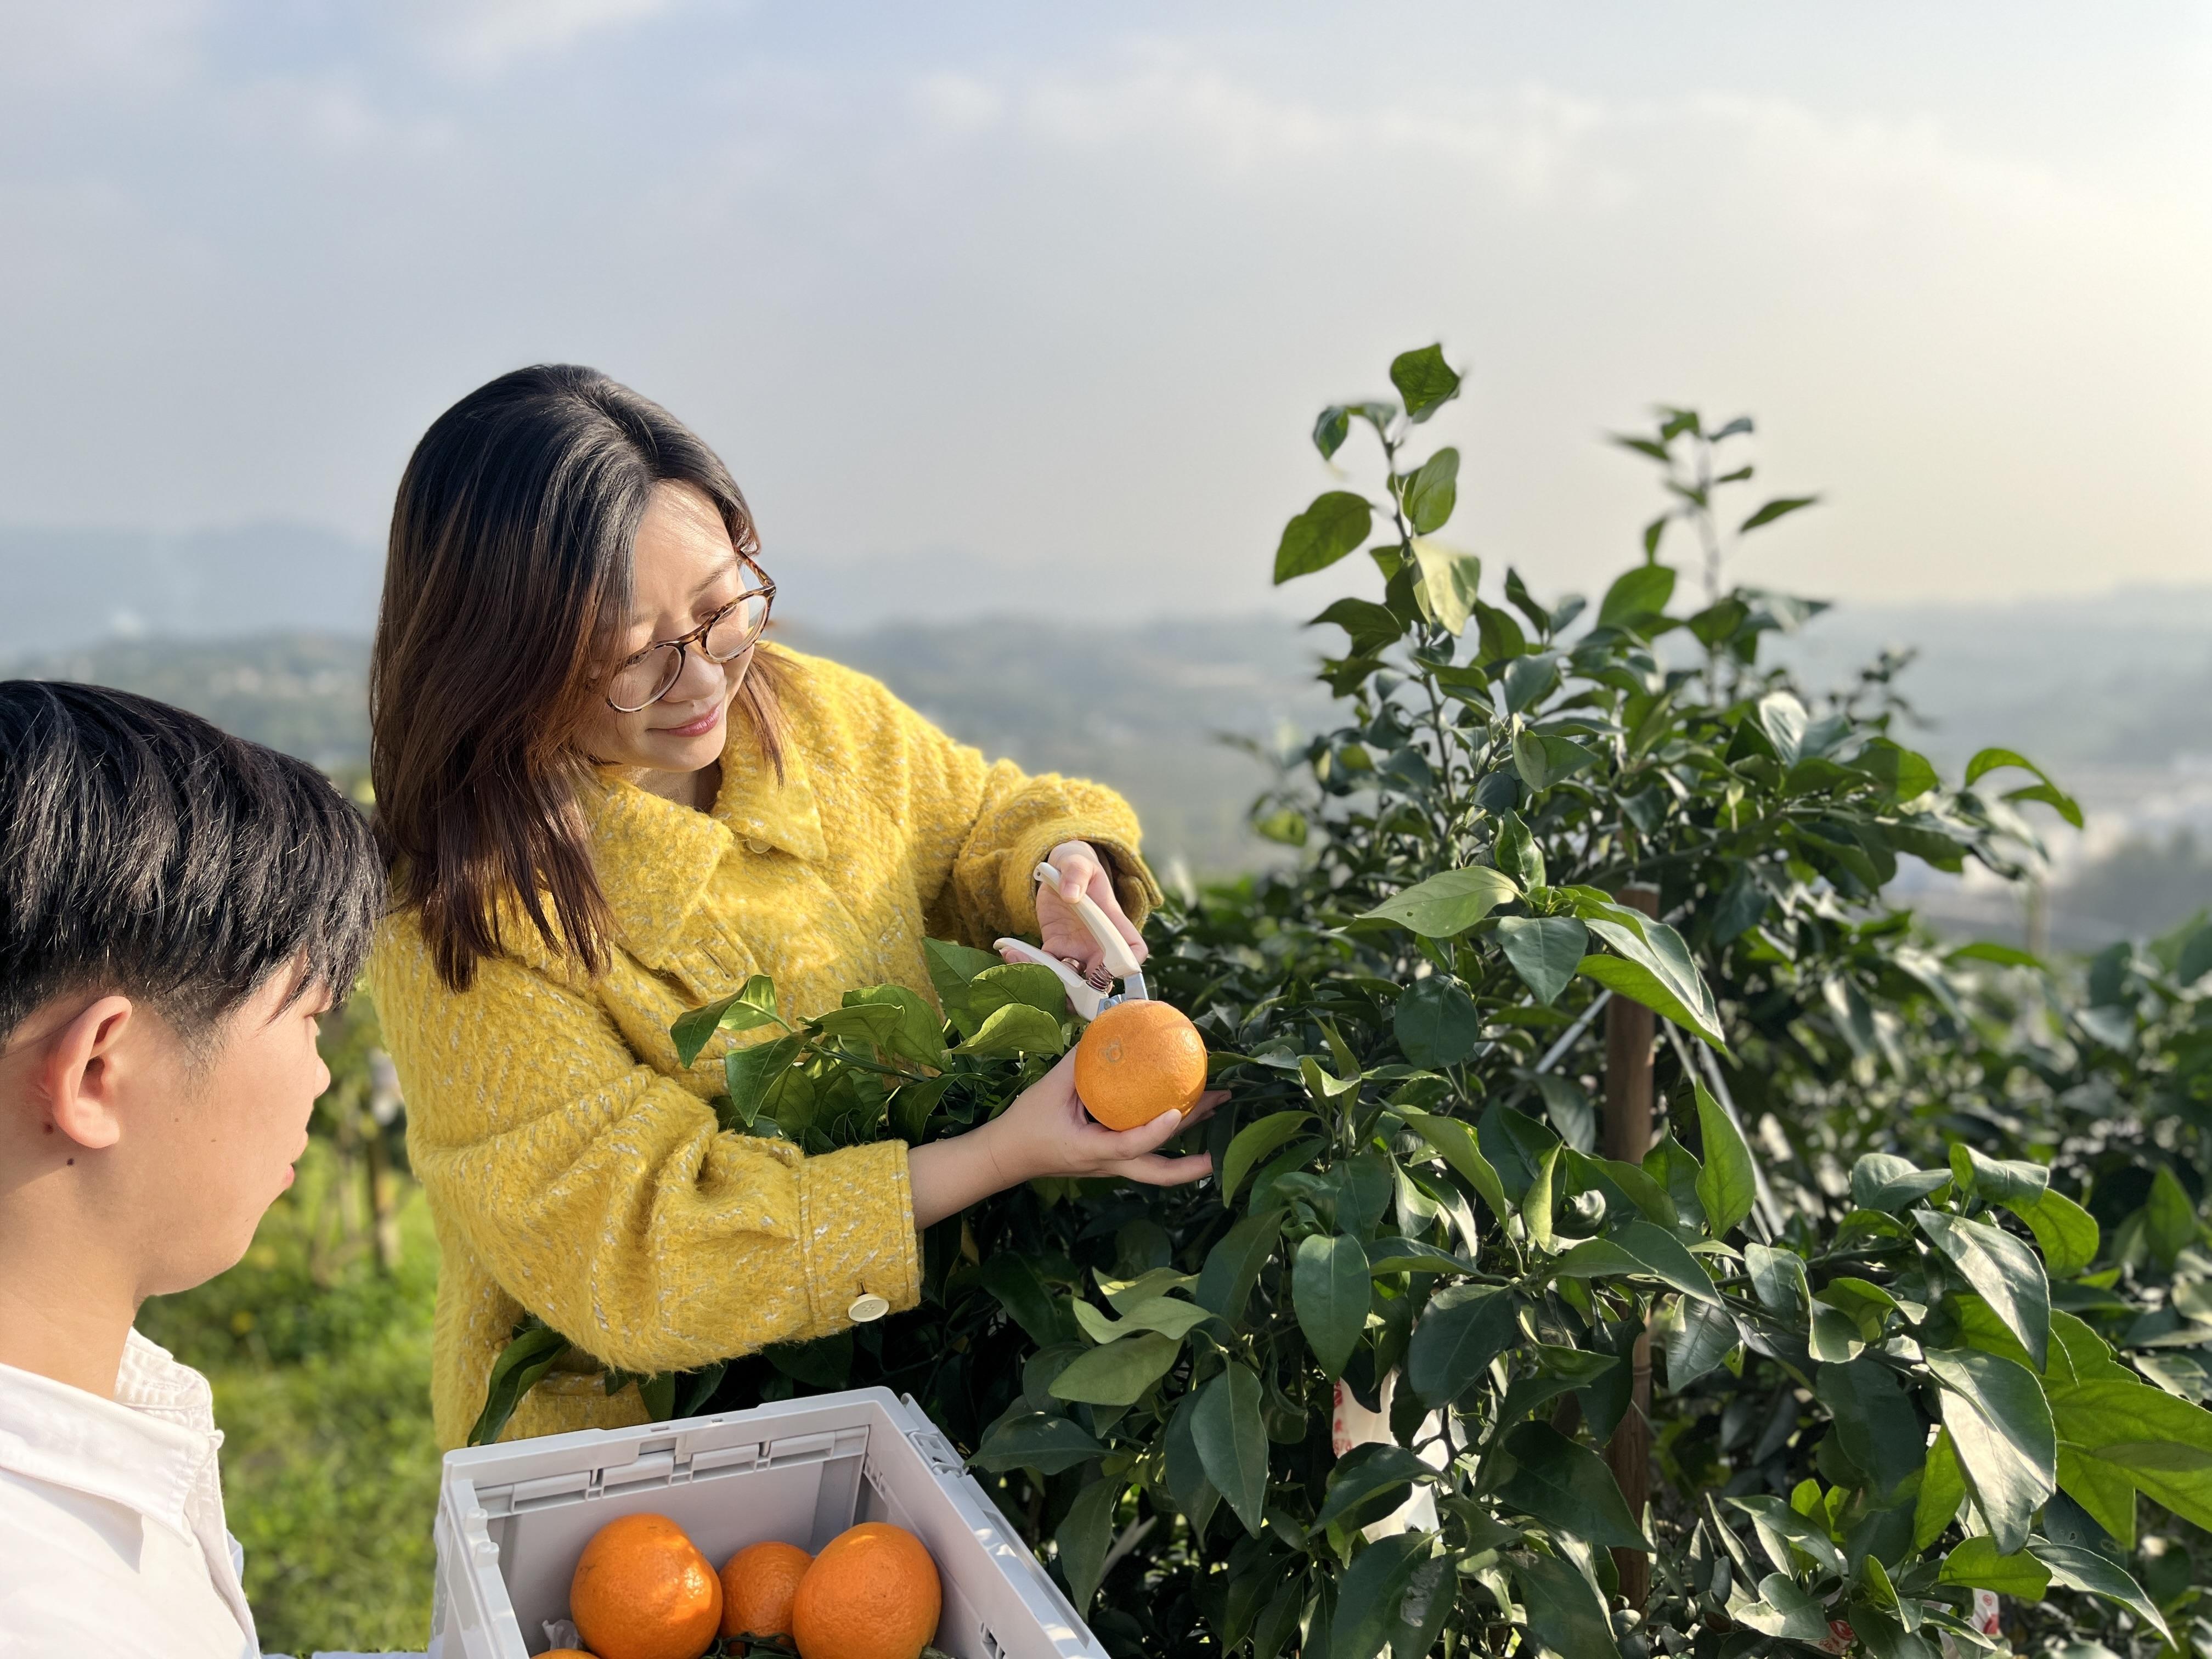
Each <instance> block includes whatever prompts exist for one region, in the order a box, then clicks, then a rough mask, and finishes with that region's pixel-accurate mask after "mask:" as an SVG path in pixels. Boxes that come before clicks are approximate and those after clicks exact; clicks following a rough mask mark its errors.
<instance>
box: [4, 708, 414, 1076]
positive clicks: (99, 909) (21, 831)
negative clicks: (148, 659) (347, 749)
mask: <svg viewBox="0 0 2212 1659" xmlns="http://www.w3.org/2000/svg"><path fill="white" fill-rule="evenodd" d="M383 900H384V876H383V869H382V866H381V864H380V861H379V860H378V857H377V854H376V850H375V846H374V841H373V840H372V838H371V836H370V834H369V831H368V824H367V823H366V822H365V821H364V820H363V818H362V815H361V813H360V812H359V811H356V809H355V807H354V806H353V805H352V803H350V802H349V801H348V800H347V799H346V798H345V797H344V796H343V795H342V794H340V793H338V791H337V788H336V787H334V786H333V785H332V784H331V781H329V780H328V779H327V778H325V777H324V776H323V775H322V774H321V773H320V772H319V771H317V770H316V769H314V768H313V767H312V766H310V765H308V764H307V763H306V762H305V761H301V760H295V759H294V758H293V757H290V756H289V755H282V754H279V753H277V752H276V750H273V749H265V748H264V747H262V745H261V744H258V743H248V742H246V740H245V739H244V738H234V737H233V736H231V735H230V734H229V733H228V732H224V731H222V730H221V729H220V728H218V727H216V726H212V725H210V723H209V722H207V721H206V720H202V719H201V718H200V717H199V716H198V715H197V714H186V713H185V711H184V710H183V709H181V708H170V707H169V706H168V705H167V703H161V702H155V701H153V699H151V698H150V697H140V696H132V695H131V693H129V692H127V691H113V690H108V689H107V688H106V687H104V686H97V685H72V684H66V683H64V682H59V681H43V680H0V1042H5V1041H6V1039H7V1038H8V1037H9V1036H10V1035H11V1034H12V1033H13V1032H14V1031H15V1029H16V1027H17V1026H19V1025H20V1024H21V1023H22V1021H23V1019H24V1018H26V1017H27V1015H29V1014H30V1013H31V1012H32V1011H33V1010H34V1009H36V1008H38V1007H40V1006H41V1005H43V1004H44V1003H46V1001H48V1000H50V999H52V998H53V997H56V996H59V995H61V994H64V993H72V992H82V993H91V994H111V993H112V994H120V995H123V996H128V997H132V998H143V999H144V1000H146V1001H147V1002H148V1003H149V1005H150V1006H153V1007H154V1008H155V1010H157V1011H158V1012H161V1014H162V1015H163V1017H164V1018H167V1020H169V1022H170V1023H171V1024H173V1025H175V1026H176V1028H177V1029H178V1030H179V1032H180V1033H181V1034H182V1035H183V1036H185V1039H186V1041H187V1042H190V1043H191V1044H192V1045H193V1046H194V1047H196V1048H201V1049H203V1051H204V1048H205V1045H206V1043H207V1042H208V1040H209V1039H210V1037H211V1036H212V1035H213V1028H214V1027H215V1026H216V1025H217V1024H219V1023H220V1022H222V1020H223V1019H224V1018H226V1017H227V1016H228V1015H229V1014H231V1013H233V1012H235V1011H236V1010H237V1009H238V1007H239V1006H240V1005H241V1004H243V1003H244V1002H246V1000H248V999H249V998H251V997H252V996H253V995H254V994H255V993H256V992H257V991H258V990H259V989H260V988H261V987H263V986H264V984H266V983H267V982H268V981H269V979H270V976H271V975H276V974H284V973H297V972H299V970H300V969H301V968H302V967H304V969H305V972H304V973H302V974H301V975H300V977H299V978H298V980H297V981H296V983H295V985H294V987H293V993H292V994H294V995H295V997H296V996H298V995H301V994H306V993H307V992H308V991H309V990H310V989H311V988H314V987H320V988H321V989H324V990H326V991H327V992H328V993H329V994H330V995H331V998H332V999H334V1000H341V1001H342V1000H344V999H345V998H346V997H347V996H348V995H349V994H351V992H352V990H353V984H354V980H355V978H356V976H357V975H358V974H359V973H360V971H361V964H362V957H364V956H365V955H366V954H367V952H368V945H369V940H370V938H371V936H372V934H373V933H374V928H375V926H376V920H377V917H378V915H379V913H380V909H381V908H382V905H383Z"/></svg>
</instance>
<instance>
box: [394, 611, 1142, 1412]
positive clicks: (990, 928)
mask: <svg viewBox="0 0 2212 1659" xmlns="http://www.w3.org/2000/svg"><path fill="white" fill-rule="evenodd" d="M782 655H783V657H784V659H786V661H787V663H788V664H789V665H790V667H791V669H792V673H791V675H790V676H789V678H790V681H791V684H790V686H789V689H788V690H787V693H786V695H785V697H784V707H785V709H786V711H787V715H788V718H789V724H790V736H789V742H788V745H787V754H786V760H785V775H784V779H783V781H782V782H781V784H779V783H778V782H777V781H776V778H775V773H774V771H773V770H772V769H768V768H767V767H766V766H765V764H764V763H763V762H762V760H761V759H760V757H759V754H758V750H757V747H756V746H755V744H754V743H753V741H752V738H751V737H750V732H748V731H747V730H745V729H744V722H743V721H742V720H737V719H733V720H732V721H731V723H730V724H731V730H732V735H731V738H730V742H729V744H728V746H727V747H726V749H725V750H724V753H723V757H722V784H721V788H720V793H719V796H718V798H717V799H716V800H715V802H714V808H713V810H712V811H711V812H710V813H707V812H697V811H692V810H690V808H687V807H683V806H678V805H674V804H672V803H671V802H669V801H667V800H665V799H660V798H659V797H658V796H655V795H652V794H648V793H646V792H645V791H643V790H641V789H639V788H636V787H634V786H632V785H630V784H628V783H626V782H620V781H612V780H611V779H610V780H609V781H606V782H605V784H604V786H603V787H601V788H600V789H599V791H598V792H597V793H596V794H595V795H594V798H593V799H591V800H590V801H589V802H588V803H587V810H588V811H589V812H590V814H591V818H592V822H591V836H592V856H593V860H594V862H595V864H596V866H597V869H598V872H599V883H600V885H601V887H602V889H603V890H605V894H606V897H607V901H608V903H609V904H610V906H611V908H612V910H613V914H614V918H615V923H616V939H615V945H616V949H615V952H614V961H613V966H612V968H611V970H610V971H609V972H607V973H606V974H605V975H602V976H601V977H599V979H597V980H596V981H595V980H592V979H591V978H589V977H588V976H586V975H584V974H583V973H582V972H581V971H580V969H577V968H576V967H575V966H574V964H573V963H570V962H569V961H568V960H567V959H565V957H559V956H556V955H555V954H554V953H552V952H550V951H548V950H547V949H546V948H545V946H544V944H543V942H542V941H541V940H540V939H538V936H537V933H536V932H535V930H534V929H532V928H530V927H528V926H527V924H525V925H523V926H520V927H512V926H510V927H507V928H506V929H505V930H504V931H505V939H504V944H505V953H504V954H503V955H501V956H499V957H495V958H491V959H489V960H487V961H485V962H483V963H481V964H480V966H479V968H478V969H477V979H476V982H475V983H474V985H472V986H471V987H470V989H468V990H467V991H466V992H463V993H459V994H456V993H455V992H453V991H452V990H451V989H449V988H448V987H447V986H446V985H445V984H444V982H443V981H441V980H440V978H439V977H438V975H437V973H436V971H435V969H434V968H433V966H432V965H431V958H430V953H429V951H428V946H427V945H426V944H425V942H424V940H423V939H422V933H421V930H420V928H419V927H418V926H417V925H416V921H415V920H414V918H413V917H412V916H411V915H409V914H407V913H404V912H403V913H401V914H399V915H397V916H395V917H394V918H393V919H392V921H389V922H388V923H387V924H386V928H385V931H384V933H383V934H382V936H381V938H380V941H379V943H378V945H377V948H376V951H375V952H374V956H373V957H372V959H371V962H370V966H369V987H370V990H371V992H372V994H374V998H375V1000H376V1006H377V1010H378V1012H379V1014H380V1018H381V1021H382V1024H383V1028H384V1037H385V1042H386V1046H387V1047H388V1048H389V1049H390V1051H391V1054H392V1060H393V1061H394V1063H395V1064H396V1065H397V1066H398V1072H399V1079H400V1083H401V1085H402V1088H403V1090H404V1093H405V1096H406V1100H407V1110H408V1131H407V1145H408V1152H409V1155H410V1158H411V1159H412V1160H413V1163H414V1166H415V1170H416V1174H417V1176H419V1177H420V1178H421V1180H422V1185H423V1187H424V1188H425V1190H426V1191H427V1193H428V1198H429V1202H430V1207H431V1214H432V1216H433V1218H435V1222H436V1225H437V1232H438V1240H439V1244H440V1247H441V1250H442V1251H443V1266H442V1268H441V1273H440V1278H439V1283H438V1307H437V1320H436V1326H435V1336H434V1340H433V1355H432V1382H431V1394H432V1404H433V1407H434V1410H435V1418H436V1425H437V1434H438V1438H439V1440H440V1442H441V1444H443V1445H444V1446H447V1447H449V1448H450V1447H453V1446H456V1445H459V1444H460V1443H462V1441H463V1440H464V1439H465V1437H466V1436H467V1434H468V1431H469V1426H470V1425H471V1423H473V1422H474V1421H475V1419H476V1416H477V1413H478V1412H479V1411H480V1410H481V1409H482V1407H483V1398H484V1388H485V1383H486V1381H487V1378H488V1376H489V1372H490V1370H491V1365H492V1362H493V1360H494V1358H495V1357H496V1356H497V1354H498V1352H499V1351H500V1349H501V1347H502V1346H505V1344H506V1342H507V1337H508V1334H509V1333H510V1332H511V1331H512V1330H513V1326H514V1323H515V1322H516V1320H517V1319H518V1318H519V1317H520V1316H521V1315H522V1314H523V1313H524V1312H525V1311H527V1312H530V1313H533V1314H536V1315H538V1316H539V1317H540V1318H542V1319H544V1321H545V1322H546V1323H548V1324H549V1325H550V1326H552V1327H553V1328H555V1329H556V1330H557V1331H560V1332H561V1333H562V1334H564V1335H566V1336H568V1338H569V1339H570V1340H571V1341H572V1342H574V1343H575V1344H576V1345H578V1346H580V1347H581V1348H583V1349H585V1350H587V1351H588V1352H589V1353H590V1354H592V1355H594V1356H596V1357H597V1358H599V1360H601V1361H603V1362H604V1363H605V1364H606V1365H608V1366H611V1367H613V1368H616V1369H618V1370H627V1371H635V1372H641V1373H646V1372H653V1371H659V1370H679V1369H684V1368H688V1367H691V1366H696V1365H702V1364H708V1363H709V1362H711V1361H714V1360H716V1359H720V1358H727V1357H729V1356H732V1355H735V1354H740V1353H745V1352H750V1351H752V1350H754V1349H756V1348H758V1347H760V1346H763V1345H765V1344H768V1343H771V1342H781V1341H788V1340H799V1339H805V1338H808V1337H815V1336H822V1335H825V1334H829V1333H830V1332H833V1331H836V1330H840V1329H842V1328H844V1327H846V1326H847V1325H848V1324H849V1323H850V1322H851V1321H850V1318H849V1316H848V1309H849V1308H850V1307H851V1305H852V1304H853V1303H854V1300H855V1299H856V1298H857V1297H859V1296H860V1295H861V1294H863V1293H864V1292H873V1293H875V1294H876V1295H878V1296H881V1297H885V1298H886V1299H887V1300H889V1302H890V1304H891V1306H892V1307H893V1308H894V1309H903V1308H908V1307H911V1306H913V1305H914V1304H915V1300H916V1299H917V1297H918V1294H919V1286H918V1283H917V1280H918V1273H919V1261H918V1252H917V1241H916V1238H915V1228H914V1212H913V1205H912V1202H911V1199H910V1196H909V1194H908V1187H907V1164H906V1147H905V1146H903V1145H902V1144H901V1143H898V1142H890V1143H886V1144H881V1145H877V1146H857V1147H851V1148H848V1149H845V1150H843V1151H840V1152H832V1153H829V1154H828V1155H826V1156H823V1157H818V1158H807V1157H805V1156H803V1155H802V1154H801V1153H800V1152H799V1150H798V1149H797V1148H796V1147H794V1146H791V1145H790V1144H789V1143H787V1142H784V1141H779V1140H774V1139H763V1138H757V1137H753V1136H748V1135H743V1134H735V1133H726V1132H724V1131H722V1130H720V1129H719V1128H718V1127H717V1126H716V1123H715V1120H714V1113H713V1111H712V1109H710V1108H709V1107H708V1104H707V1102H708V1100H709V1099H710V1098H712V1097H714V1095H715V1094H717V1093H719V1092H720V1086H721V1084H720V1079H721V1071H722V1066H721V1060H722V1056H723V1054H725V1053H726V1052H727V1050H728V1048H729V1047H730V1042H731V1040H730V1039H728V1038H718V1039H717V1040H716V1041H715V1042H713V1043H711V1044H709V1045H708V1048H707V1049H706V1051H705V1052H704V1053H703V1054H702V1055H701V1056H700V1058H699V1060H698V1062H697V1063H696V1065H694V1066H691V1067H690V1068H689V1069H688V1070H687V1069H685V1068H684V1067H682V1066H678V1064H677V1060H676V1054H675V1050H674V1047H673V1045H672V1043H671V1041H670V1038H669V1035H668V1027H669V1024H670V1023H671V1021H673V1020H674V1019H675V1018H676V1017H677V1015H678V1014H679V1013H681V1012H684V1010H685V1009H686V1008H690V1007H692V1006H696V1005H698V1004H700V1003H702V1002H708V1001H711V1000H714V999H715V998H717V997H720V996H724V995H726V994H728V993H730V992H731V991H732V990H734V989H736V988H737V987H738V986H739V985H741V984H743V983H744V980H745V978H746V976H747V975H750V974H753V973H766V974H769V975H773V976H774V977H775V984H776V990H777V993H778V995H779V997H780V998H781V1002H782V1006H783V1012H784V1014H785V1016H786V1018H792V1017H794V1016H805V1015H808V1014H812V1013H816V1012H820V1011H822V1010H823V1009H825V1008H830V1007H835V1006H836V1005H837V1003H838V1001H839V1000H840V999H841V997H842V994H844V992H845V991H846V990H848V989H849V988H850V987H854V986H856V985H864V984H872V983H882V982H886V981H896V982H897V983H900V984H904V985H908V986H911V987H914V988H915V989H916V990H917V991H920V992H921V993H922V994H925V995H929V994H931V991H930V981H929V975H928V969H927V963H926V960H925V957H924V956H923V951H922V940H923V939H924V938H925V937H927V936H931V935H934V936H936V937H939V938H954V939H962V940H964V941H965V942H967V943H969V944H972V945H987V944H988V942H989V941H990V939H993V938H994V937H995V936H997V935H999V934H1001V933H1030V934H1032V935H1033V934H1034V933H1035V931H1036V908H1035V901H1034V897H1033V893H1032V886H1031V881H1030V871H1031V869H1032V867H1033V866H1035V865H1036V862H1037V860H1039V859H1040V858H1042V856H1043V855H1044V854H1045V853H1047V852H1048V850H1050V849H1051V848H1053V847H1054V846H1055V845H1056V844H1058V843H1059V842H1064V841H1088V842H1091V843H1092V844H1093V845H1094V846H1096V847H1097V848H1099V849H1100V850H1101V852H1102V853H1103V854H1106V856H1107V858H1108V860H1109V863H1110V864H1111V866H1113V868H1114V871H1115V879H1116V884H1117V886H1118V887H1119V889H1120V893H1121V902H1122V904H1123V906H1124V907H1125V908H1127V909H1128V911H1129V912H1130V914H1131V915H1132V916H1136V917H1140V916H1141V915H1143V914H1144V912H1145V911H1146V909H1147V908H1149V907H1150V905H1151V904H1152V902H1155V901H1156V900H1157V898H1158V889H1157V888H1156V887H1155V886H1154V885H1153V883H1152V877H1151V875H1150V874H1149V873H1148V872H1146V869H1145V866H1144V865H1143V863H1142V862H1141V861H1140V860H1139V857H1138V853H1137V823H1136V819H1135V817H1134V816H1133V814H1132V813H1131V811H1129V808H1128V806H1127V804H1126V803H1124V802H1123V801H1122V800H1121V798H1120V797H1119V796H1117V795H1115V794H1114V793H1111V792H1110V791H1109V790H1106V789H1103V788H1100V787H1097V786H1096V785H1093V784H1088V783H1081V782H1076V781H1070V780H1066V779H1062V778H1059V777H1054V776H1049V775H1048V776H1042V777H1035V778H1031V777H1025V776H1024V775H1023V774H1022V773H1021V771H1020V770H1019V769H1018V768H1016V767H1015V766H1014V765H1012V763H1009V762H1005V761H1001V762H1000V763H996V764H995V765H994V764H990V763H987V762H986V761H985V760H984V759H983V757H982V756H981V754H979V753H978V752H977V751H976V750H973V749H970V748H967V747H964V746H963V745H962V744H957V743H955V742H953V741H952V740H951V738H948V737H946V736H945V734H944V733H943V732H939V731H938V730H937V729H936V728H935V727H934V726H931V725H930V724H929V723H928V722H927V720H923V719H922V718H921V716H920V715H919V714H915V712H914V711H913V710H912V709H910V708H907V707H906V706H905V705H904V704H902V703H901V702H899V701H898V700H897V699H896V697H894V696H892V695H891V694H890V692H889V691H888V690H885V689H884V687H883V686H882V685H880V684H878V683H877V682H876V681H874V680H872V679H869V678H866V677H865V676H863V675H860V674H858V673H855V672H854V671H851V670H849V669H846V668H842V667H840V666H838V665H836V664H834V663H829V662H825V661H823V660H821V659H815V658H809V657H805V656H801V655H799V654H798V653H792V652H784V653H782ZM760 1035H762V1034H759V1033H751V1034H748V1035H747V1036H744V1038H741V1039H738V1040H740V1041H747V1042H750V1041H757V1040H758V1037H759V1036H760ZM645 1417H646V1413H645V1409H644V1407H643V1404H642V1402H641V1400H640V1399H639V1397H638V1395H637V1390H636V1389H635V1386H631V1387H629V1388H627V1389H624V1390H623V1392H621V1393H620V1394H618V1395H615V1396H614V1397H612V1398H609V1397H607V1395H605V1392H604V1390H603V1388H602V1385H601V1381H600V1377H599V1375H598V1374H597V1372H596V1371H595V1370H593V1371H585V1370H555V1371H554V1372H553V1373H551V1374H550V1375H549V1376H547V1377H546V1378H545V1379H544V1381H543V1382H541V1383H539V1384H538V1387H537V1388H536V1389H533V1390H532V1393H531V1394H530V1395H528V1396H527V1397H526V1399H525V1400H524V1401H523V1403H522V1405H521V1407H520V1409H519V1410H517V1411H516V1413H515V1414H514V1416H513V1419H511V1421H510V1423H509V1425H508V1427H507V1437H522V1436H528V1435H540V1434H555V1433H560V1432H562V1431H568V1430H571V1429H579V1428H594V1427H610V1426H614V1425H622V1424H628V1423H637V1422H642V1421H644V1420H645Z"/></svg>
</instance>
